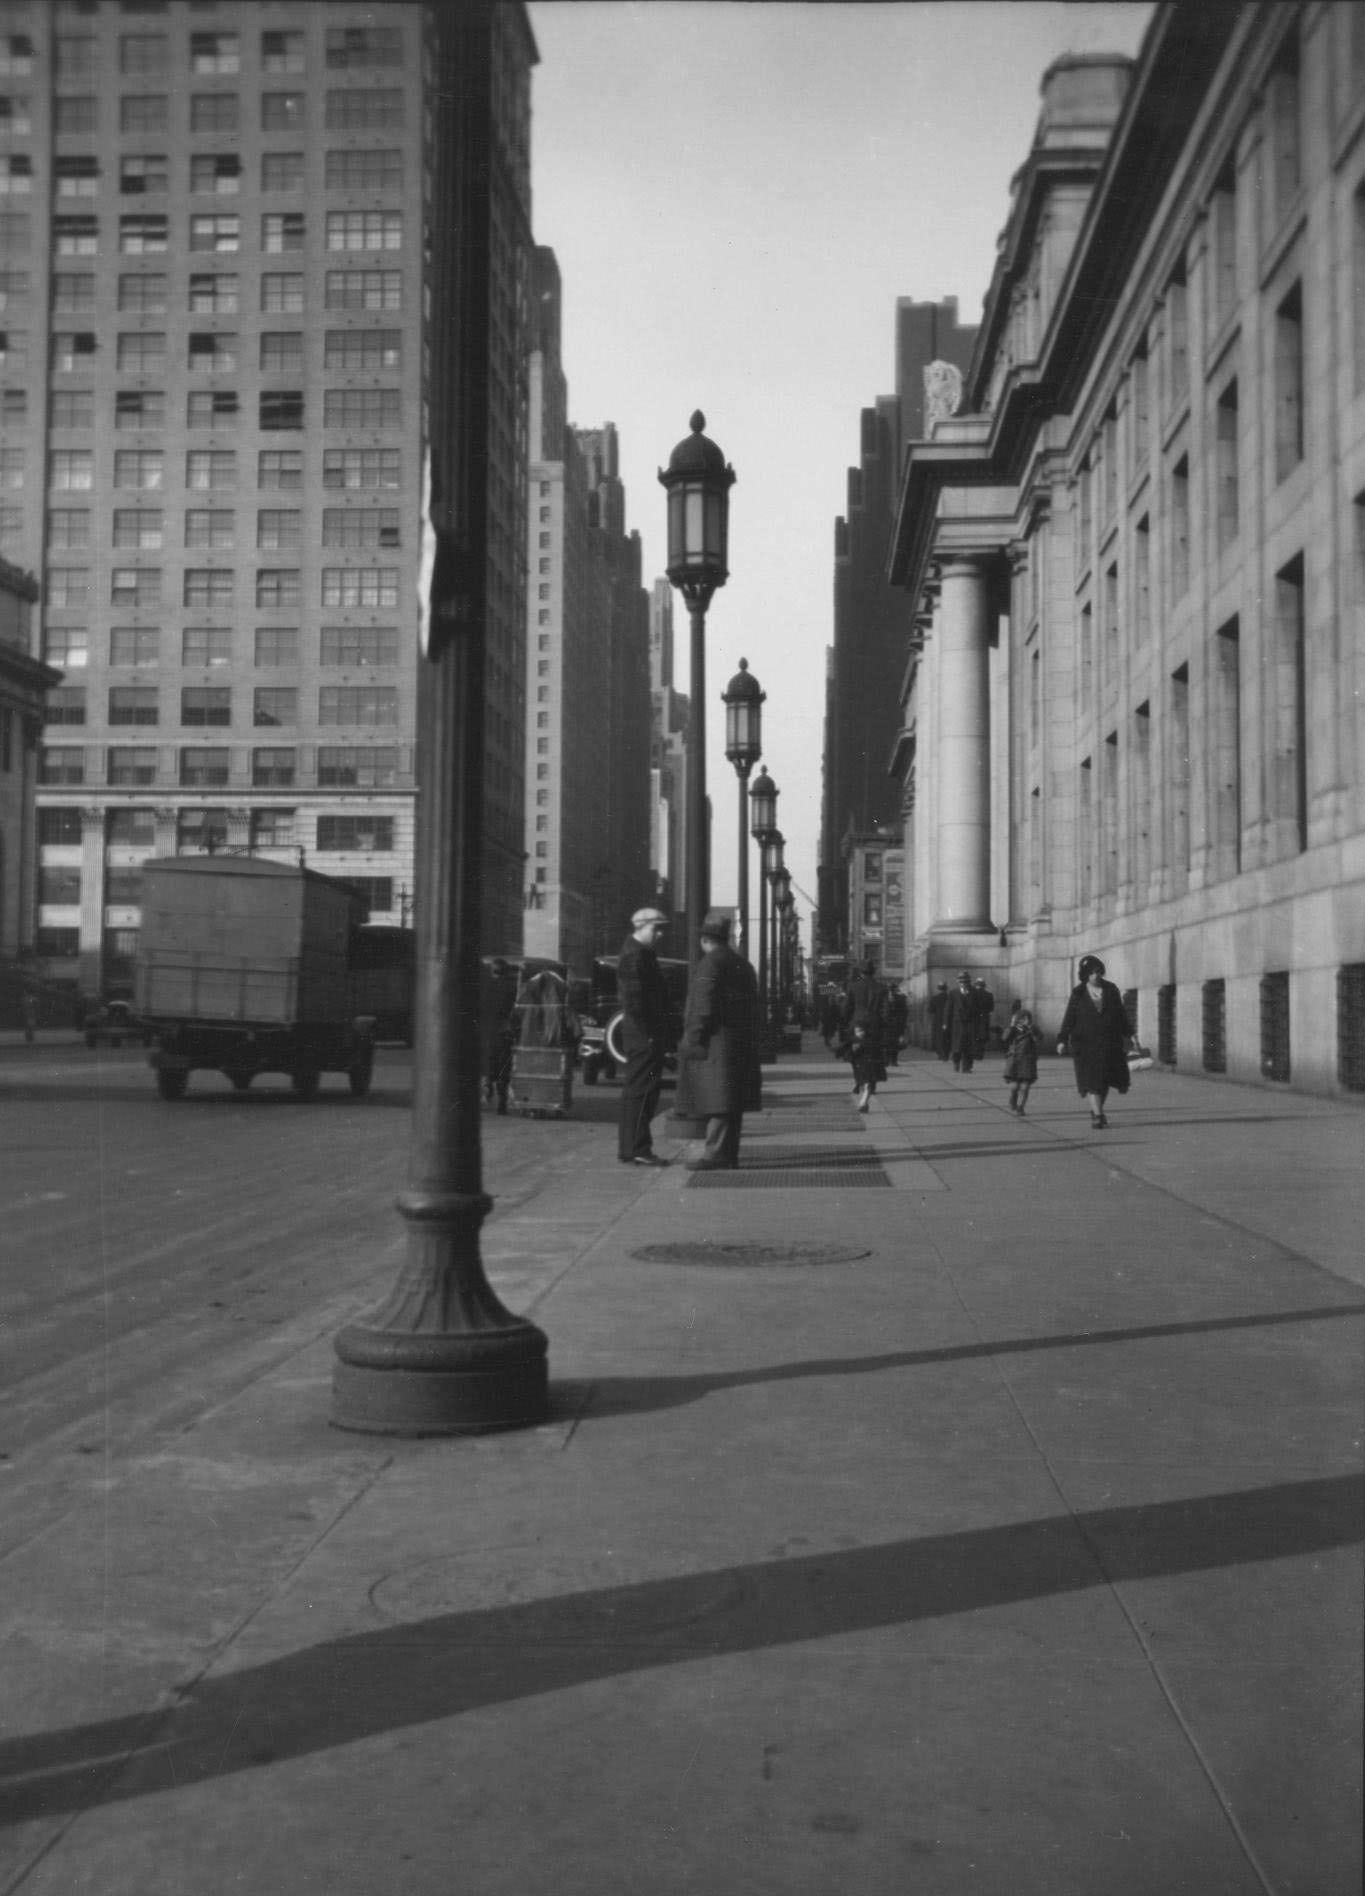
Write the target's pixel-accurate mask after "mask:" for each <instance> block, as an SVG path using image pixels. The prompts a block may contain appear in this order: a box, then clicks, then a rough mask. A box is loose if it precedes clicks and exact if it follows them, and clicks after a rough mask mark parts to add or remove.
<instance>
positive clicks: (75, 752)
mask: <svg viewBox="0 0 1365 1896" xmlns="http://www.w3.org/2000/svg"><path fill="white" fill-rule="evenodd" d="M157 756H158V753H157V751H156V749H155V748H154V747H152V746H146V747H143V746H140V745H118V744H111V745H110V746H109V749H108V754H107V758H106V761H105V776H104V781H105V783H106V784H108V785H109V787H110V788H111V789H129V788H136V787H137V786H138V785H140V784H141V785H147V784H154V783H156V782H157V781H158V780H159V775H160V773H159V772H158V769H157ZM89 762H90V755H89V753H88V752H87V751H86V750H85V749H84V748H83V747H82V746H79V745H74V746H63V745H53V744H49V745H47V746H45V748H44V750H43V752H42V758H41V763H40V768H39V782H40V783H42V784H44V785H45V786H46V787H48V788H60V787H63V786H64V787H67V788H74V787H77V786H79V785H82V784H86V783H93V782H94V781H95V778H94V776H92V775H88V774H87V766H88V765H89ZM314 774H315V776H316V781H317V784H318V787H319V789H323V790H328V789H331V790H384V789H396V788H397V787H398V785H399V758H398V747H397V746H396V745H393V744H382V745H336V744H319V745H318V747H317V761H316V766H315V773H314ZM232 778H233V772H232V758H231V753H230V752H229V751H228V750H227V749H215V748H213V747H211V746H203V745H201V746H197V747H196V748H194V749H192V750H190V749H186V750H182V751H180V753H179V755H178V759H177V771H176V781H177V782H178V783H179V784H180V785H181V787H182V788H183V789H186V790H190V789H199V790H203V789H214V788H222V787H225V786H226V785H227V784H229V783H230V782H231V781H232ZM298 780H299V765H298V753H297V751H295V750H292V749H289V748H284V749H280V748H264V749H262V748H258V749H256V750H253V751H252V753H251V782H252V784H253V786H254V787H255V788H257V789H289V788H291V787H292V786H293V785H294V784H296V783H297V782H298Z"/></svg>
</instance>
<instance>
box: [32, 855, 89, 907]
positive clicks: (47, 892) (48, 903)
mask: <svg viewBox="0 0 1365 1896" xmlns="http://www.w3.org/2000/svg"><path fill="white" fill-rule="evenodd" d="M80 899H81V872H80V870H79V869H78V868H77V867H75V866H74V865H67V864H64V863H43V864H42V865H41V867H40V868H39V870H38V900H39V902H40V904H41V905H42V906H43V907H44V908H75V907H76V905H77V904H78V903H79V901H80Z"/></svg>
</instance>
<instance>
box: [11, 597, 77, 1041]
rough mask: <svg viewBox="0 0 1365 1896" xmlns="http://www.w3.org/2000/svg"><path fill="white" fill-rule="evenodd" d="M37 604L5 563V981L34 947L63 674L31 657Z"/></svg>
mask: <svg viewBox="0 0 1365 1896" xmlns="http://www.w3.org/2000/svg"><path fill="white" fill-rule="evenodd" d="M37 598H38V586H37V582H36V581H35V580H34V578H33V575H32V574H31V573H25V572H21V571H20V569H19V568H18V567H17V566H11V565H10V564H9V562H8V560H0V977H4V976H6V975H8V974H9V973H10V972H12V969H13V964H14V963H16V962H17V961H19V960H20V959H21V958H27V957H28V956H29V955H31V953H32V951H33V949H34V947H35V945H36V943H35V938H34V937H35V919H34V918H35V912H36V910H35V902H36V896H37V892H38V891H37V877H36V874H35V863H34V857H35V847H34V845H35V818H34V810H35V802H36V796H35V793H36V790H37V762H38V734H39V732H40V731H41V730H42V728H43V719H44V706H43V700H44V694H45V693H46V692H48V691H50V690H51V689H52V688H53V687H54V686H56V685H60V683H61V680H62V674H61V673H60V672H59V671H56V670H54V668H53V667H52V666H51V665H44V664H43V663H42V662H41V660H39V659H36V658H34V657H32V656H31V644H32V630H31V621H32V617H33V607H34V604H35V602H36V600H37ZM77 834H78V835H79V815H78V819H77ZM59 892H60V891H59ZM17 998H18V996H17V992H16V993H15V994H10V993H9V992H8V983H7V982H5V981H4V980H3V979H0V1010H3V1011H4V1012H5V1013H8V1012H9V1011H10V1009H11V1007H12V1005H13V1004H14V1003H15V1002H16V1001H17Z"/></svg>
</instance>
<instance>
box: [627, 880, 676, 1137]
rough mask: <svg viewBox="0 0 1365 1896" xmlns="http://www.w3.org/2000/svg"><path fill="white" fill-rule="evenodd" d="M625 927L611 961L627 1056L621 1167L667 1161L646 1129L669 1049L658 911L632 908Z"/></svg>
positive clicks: (655, 1105) (662, 922)
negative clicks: (658, 951)
mask: <svg viewBox="0 0 1365 1896" xmlns="http://www.w3.org/2000/svg"><path fill="white" fill-rule="evenodd" d="M630 926H631V933H630V934H629V935H627V936H626V939H625V943H624V945H623V947H622V949H621V954H620V958H619V959H618V961H617V964H616V982H617V990H618V996H619V999H620V1002H621V1009H622V1013H623V1016H624V1018H623V1019H622V1022H621V1045H622V1046H623V1048H624V1049H625V1055H626V1070H625V1073H624V1074H623V1075H622V1079H621V1118H620V1126H619V1143H618V1146H617V1152H618V1156H619V1157H620V1160H621V1163H622V1165H667V1163H668V1161H667V1159H661V1158H660V1157H659V1155H658V1154H657V1153H656V1152H655V1150H654V1135H653V1134H652V1132H651V1131H650V1121H651V1120H652V1119H653V1117H654V1115H655V1113H656V1112H657V1111H658V1107H659V1092H660V1089H661V1088H662V1086H663V1077H664V1054H665V1052H666V1051H667V1048H668V990H667V988H666V987H665V986H664V976H663V969H662V968H661V967H660V966H659V958H658V956H657V954H656V953H655V943H656V942H657V941H658V939H659V937H660V935H662V933H663V931H664V928H665V926H666V922H665V919H664V914H663V911H662V909H656V908H642V909H636V911H635V913H634V914H633V915H632V916H631V918H630Z"/></svg>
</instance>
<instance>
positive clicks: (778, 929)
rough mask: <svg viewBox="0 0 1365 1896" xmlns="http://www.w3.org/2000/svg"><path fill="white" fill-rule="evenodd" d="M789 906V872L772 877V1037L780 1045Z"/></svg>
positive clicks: (785, 983) (785, 986)
mask: <svg viewBox="0 0 1365 1896" xmlns="http://www.w3.org/2000/svg"><path fill="white" fill-rule="evenodd" d="M791 906H792V879H791V872H790V870H788V869H786V868H779V869H778V870H777V872H776V873H775V875H774V876H773V1035H774V1038H775V1039H776V1041H777V1044H778V1045H779V1046H781V1044H782V1033H783V1029H784V1028H785V1026H786V1014H787V915H788V912H789V910H790V909H791Z"/></svg>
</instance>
